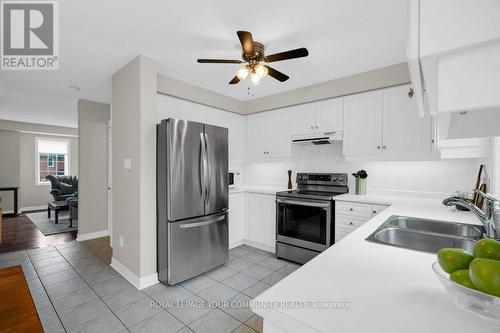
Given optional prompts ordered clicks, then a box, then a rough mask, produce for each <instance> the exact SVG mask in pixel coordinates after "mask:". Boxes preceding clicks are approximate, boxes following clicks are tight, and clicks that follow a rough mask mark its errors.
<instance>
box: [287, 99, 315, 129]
mask: <svg viewBox="0 0 500 333" xmlns="http://www.w3.org/2000/svg"><path fill="white" fill-rule="evenodd" d="M314 113H315V105H314V103H308V104H301V105H297V106H294V107H293V108H292V115H293V116H292V118H293V120H292V123H293V134H294V135H296V134H308V133H314V132H315V128H314V127H315V125H316V120H315V115H314Z"/></svg>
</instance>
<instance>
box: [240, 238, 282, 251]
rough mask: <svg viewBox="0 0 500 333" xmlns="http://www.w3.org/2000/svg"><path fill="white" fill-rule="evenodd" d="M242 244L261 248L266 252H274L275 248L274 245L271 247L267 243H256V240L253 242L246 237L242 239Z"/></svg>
mask: <svg viewBox="0 0 500 333" xmlns="http://www.w3.org/2000/svg"><path fill="white" fill-rule="evenodd" d="M243 244H246V245H248V246H251V247H255V248H257V249H261V250H264V251H267V252H271V253H276V248H275V247H274V246H273V247H269V246H267V245H263V244H260V243H257V242H253V241H251V240H248V239H244V240H243Z"/></svg>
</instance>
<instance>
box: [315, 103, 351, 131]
mask: <svg viewBox="0 0 500 333" xmlns="http://www.w3.org/2000/svg"><path fill="white" fill-rule="evenodd" d="M343 128H344V99H343V98H332V99H327V100H325V101H321V102H318V103H316V125H315V130H316V131H317V132H339V131H342V129H343Z"/></svg>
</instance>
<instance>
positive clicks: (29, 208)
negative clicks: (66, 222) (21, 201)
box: [19, 205, 47, 213]
mask: <svg viewBox="0 0 500 333" xmlns="http://www.w3.org/2000/svg"><path fill="white" fill-rule="evenodd" d="M46 209H47V205H44V206H32V207H21V208H19V211H20V212H21V213H24V212H30V211H33V210H46Z"/></svg>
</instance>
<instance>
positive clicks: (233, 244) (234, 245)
mask: <svg viewBox="0 0 500 333" xmlns="http://www.w3.org/2000/svg"><path fill="white" fill-rule="evenodd" d="M243 244H245V242H244V241H243V239H242V240H239V241H237V242H233V243H231V244H229V248H230V249H232V248H233V247H237V246H240V245H243Z"/></svg>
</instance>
